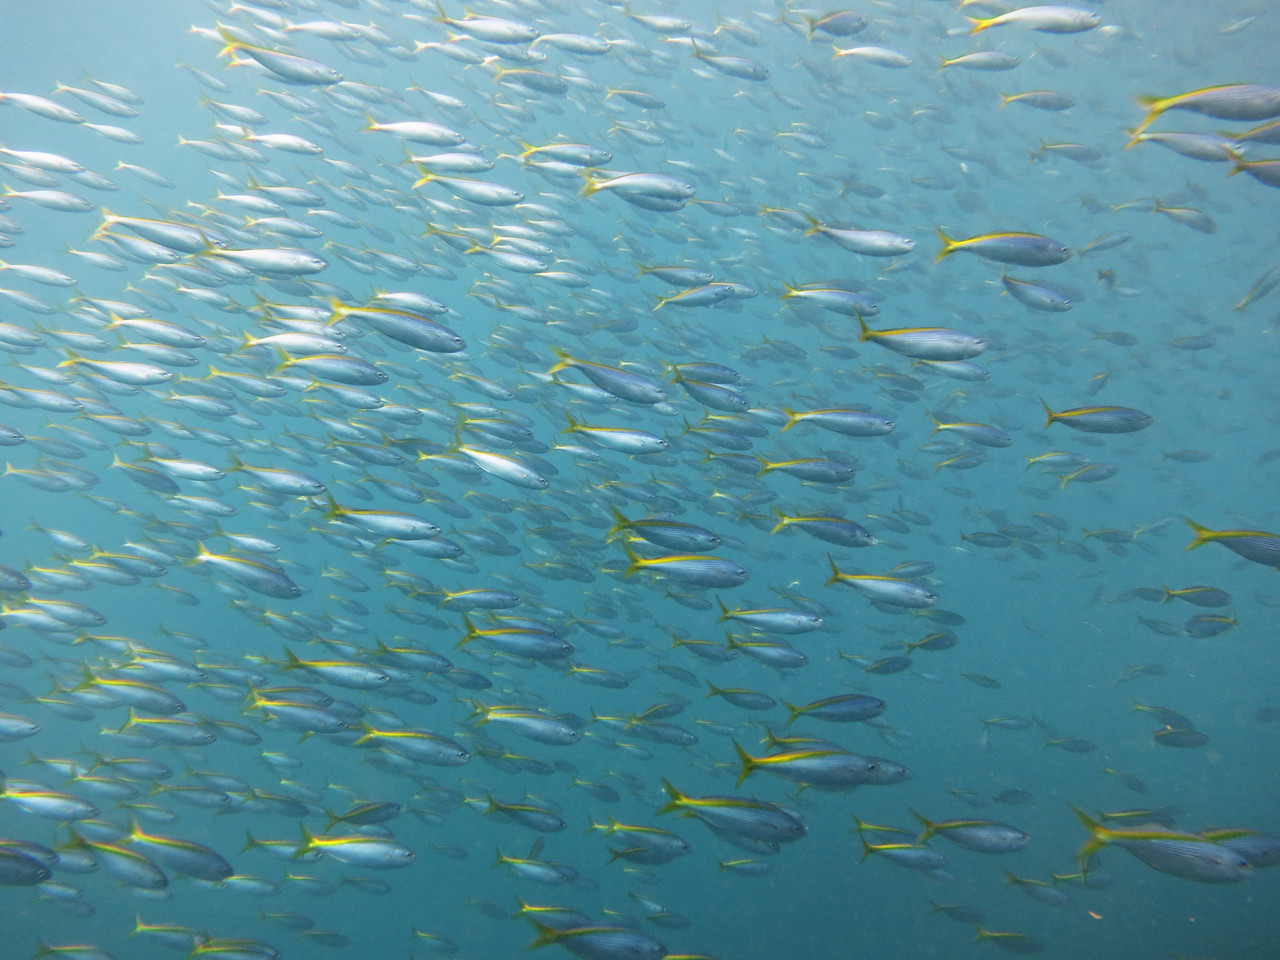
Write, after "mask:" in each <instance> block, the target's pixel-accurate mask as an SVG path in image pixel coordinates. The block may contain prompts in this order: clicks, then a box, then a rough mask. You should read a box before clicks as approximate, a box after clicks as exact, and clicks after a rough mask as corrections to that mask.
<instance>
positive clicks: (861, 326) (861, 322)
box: [853, 256, 942, 343]
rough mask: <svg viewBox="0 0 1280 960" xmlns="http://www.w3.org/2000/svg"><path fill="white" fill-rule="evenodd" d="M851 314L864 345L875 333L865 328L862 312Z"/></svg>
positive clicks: (865, 323)
mask: <svg viewBox="0 0 1280 960" xmlns="http://www.w3.org/2000/svg"><path fill="white" fill-rule="evenodd" d="M938 259H939V260H941V259H942V257H941V256H939V257H938ZM935 262H936V261H935ZM853 313H854V316H856V317H857V318H858V329H859V330H860V331H861V332H860V333H859V335H858V342H859V343H866V342H867V341H868V340H870V339H872V338H873V337H874V336H875V335H876V332H875V331H874V330H872V329H871V328H870V327H868V326H867V321H865V320H863V319H862V312H861V311H860V310H857V309H855V310H854V311H853Z"/></svg>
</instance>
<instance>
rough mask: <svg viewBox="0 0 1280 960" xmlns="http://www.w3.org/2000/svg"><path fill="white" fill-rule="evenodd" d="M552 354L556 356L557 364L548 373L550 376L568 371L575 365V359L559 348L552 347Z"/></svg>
mask: <svg viewBox="0 0 1280 960" xmlns="http://www.w3.org/2000/svg"><path fill="white" fill-rule="evenodd" d="M551 352H552V353H554V354H555V355H556V363H555V365H554V366H553V367H552V368H551V369H550V370H548V371H547V373H548V374H552V373H559V372H560V371H561V370H566V369H568V368H569V367H571V366H572V365H573V357H571V356H569V354H567V353H565V352H564V351H563V350H561V349H560V348H559V347H552V348H551Z"/></svg>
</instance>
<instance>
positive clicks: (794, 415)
mask: <svg viewBox="0 0 1280 960" xmlns="http://www.w3.org/2000/svg"><path fill="white" fill-rule="evenodd" d="M782 412H783V413H785V414H786V415H787V422H786V423H784V424H783V425H782V429H781V430H779V431H778V432H779V433H786V432H787V431H788V430H790V429H791V428H792V427H794V426H795V425H796V424H797V423H799V422H800V419H799V418H800V412H799V411H798V410H792V409H791V408H790V407H783V408H782Z"/></svg>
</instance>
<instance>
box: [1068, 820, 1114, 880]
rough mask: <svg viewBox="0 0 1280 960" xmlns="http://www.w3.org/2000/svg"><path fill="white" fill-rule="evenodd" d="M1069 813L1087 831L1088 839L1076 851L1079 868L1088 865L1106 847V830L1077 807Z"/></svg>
mask: <svg viewBox="0 0 1280 960" xmlns="http://www.w3.org/2000/svg"><path fill="white" fill-rule="evenodd" d="M1071 812H1072V813H1074V814H1075V815H1076V819H1077V820H1079V821H1080V823H1081V824H1083V825H1084V827H1085V829H1086V830H1088V831H1089V839H1088V840H1086V841H1085V842H1084V846H1082V847H1081V848H1080V849H1079V850H1078V851H1076V859H1077V860H1078V861H1079V862H1080V864H1081V866H1083V865H1084V864H1086V863H1088V862H1089V860H1090V858H1091V857H1092V856H1093V855H1094V854H1095V853H1097V852H1098V851H1099V850H1101V849H1102V848H1103V847H1105V846H1106V845H1107V834H1108V832H1109V831H1108V830H1107V828H1106V827H1104V826H1103V825H1102V824H1100V823H1099V822H1098V821H1097V820H1095V819H1093V817H1091V816H1089V815H1088V814H1087V813H1085V812H1084V811H1083V810H1081V809H1080V808H1079V807H1072V808H1071Z"/></svg>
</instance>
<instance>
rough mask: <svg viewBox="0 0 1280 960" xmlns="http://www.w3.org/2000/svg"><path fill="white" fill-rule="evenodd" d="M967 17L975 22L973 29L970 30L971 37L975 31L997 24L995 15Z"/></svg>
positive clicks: (971, 21) (979, 31) (978, 31)
mask: <svg viewBox="0 0 1280 960" xmlns="http://www.w3.org/2000/svg"><path fill="white" fill-rule="evenodd" d="M965 19H966V20H968V21H969V22H970V23H972V24H973V29H972V30H970V31H969V36H971V37H972V36H973V35H974V34H975V33H981V32H982V31H983V30H989V29H991V27H993V26H995V22H996V18H995V17H988V18H986V19H983V18H981V17H965Z"/></svg>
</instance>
